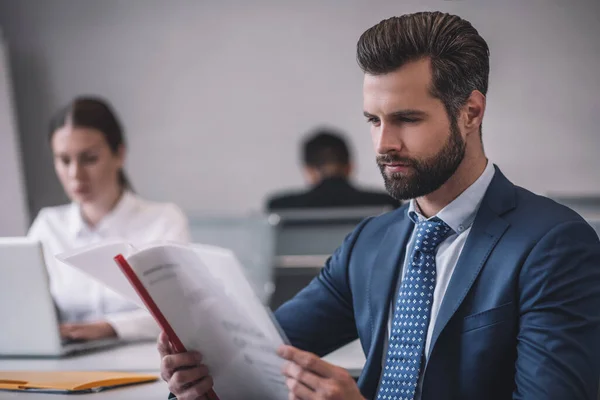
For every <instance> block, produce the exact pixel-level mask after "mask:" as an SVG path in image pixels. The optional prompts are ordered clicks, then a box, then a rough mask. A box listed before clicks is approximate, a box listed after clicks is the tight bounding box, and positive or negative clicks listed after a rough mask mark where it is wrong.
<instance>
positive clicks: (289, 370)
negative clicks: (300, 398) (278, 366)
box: [282, 361, 323, 391]
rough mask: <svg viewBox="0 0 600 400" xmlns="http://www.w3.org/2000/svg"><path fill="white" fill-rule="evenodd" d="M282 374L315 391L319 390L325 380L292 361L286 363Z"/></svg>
mask: <svg viewBox="0 0 600 400" xmlns="http://www.w3.org/2000/svg"><path fill="white" fill-rule="evenodd" d="M282 372H283V375H285V376H286V377H287V378H292V379H294V380H296V381H298V382H300V383H302V384H303V385H304V386H306V387H308V388H309V389H311V390H314V391H316V390H317V388H318V387H319V384H320V382H321V380H322V379H323V378H321V377H319V376H317V375H315V374H314V373H312V372H310V371H308V370H305V369H304V368H302V367H301V366H299V365H298V364H295V363H294V362H291V361H290V362H287V363H285V365H284V366H283V371H282Z"/></svg>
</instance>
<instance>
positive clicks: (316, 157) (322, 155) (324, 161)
mask: <svg viewBox="0 0 600 400" xmlns="http://www.w3.org/2000/svg"><path fill="white" fill-rule="evenodd" d="M303 161H304V164H305V165H307V166H309V167H314V168H321V167H323V166H325V165H348V164H349V163H350V151H349V150H348V145H347V144H346V141H345V140H344V137H343V135H342V134H341V133H340V132H337V131H336V130H334V129H330V128H321V129H317V130H316V131H314V132H313V133H312V134H311V135H310V136H309V137H308V138H307V139H306V140H305V141H304V146H303Z"/></svg>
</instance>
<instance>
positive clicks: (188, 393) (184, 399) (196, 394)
mask: <svg viewBox="0 0 600 400" xmlns="http://www.w3.org/2000/svg"><path fill="white" fill-rule="evenodd" d="M213 385H214V382H213V379H212V377H211V376H206V377H205V378H203V379H198V380H196V381H194V382H191V383H190V384H189V385H188V386H187V387H185V388H182V389H178V388H176V387H172V386H171V385H169V390H170V391H171V393H173V394H174V395H175V396H177V400H208V397H207V396H206V394H207V393H208V391H209V390H210V389H212V387H213Z"/></svg>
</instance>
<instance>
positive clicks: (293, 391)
mask: <svg viewBox="0 0 600 400" xmlns="http://www.w3.org/2000/svg"><path fill="white" fill-rule="evenodd" d="M285 384H286V386H287V387H288V389H289V390H290V395H289V396H288V397H289V398H290V399H293V400H296V399H297V400H312V399H314V398H315V396H316V393H315V391H313V390H312V389H310V388H308V387H306V386H305V385H304V384H303V383H302V382H298V381H297V380H296V379H294V378H286V379H285Z"/></svg>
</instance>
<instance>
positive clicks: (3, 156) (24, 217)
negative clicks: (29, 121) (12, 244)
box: [0, 27, 29, 236]
mask: <svg viewBox="0 0 600 400" xmlns="http://www.w3.org/2000/svg"><path fill="white" fill-rule="evenodd" d="M0 28H1V27H0ZM0 187H1V188H2V190H0V205H1V207H0V236H22V235H24V234H25V232H26V229H27V224H28V218H29V216H28V214H27V212H26V209H27V206H26V204H25V188H24V184H23V172H22V166H21V150H20V146H19V142H18V135H17V127H16V114H15V109H14V104H13V85H12V82H11V74H10V69H9V60H8V54H7V51H6V46H5V44H4V38H3V37H2V31H1V30H0Z"/></svg>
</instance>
